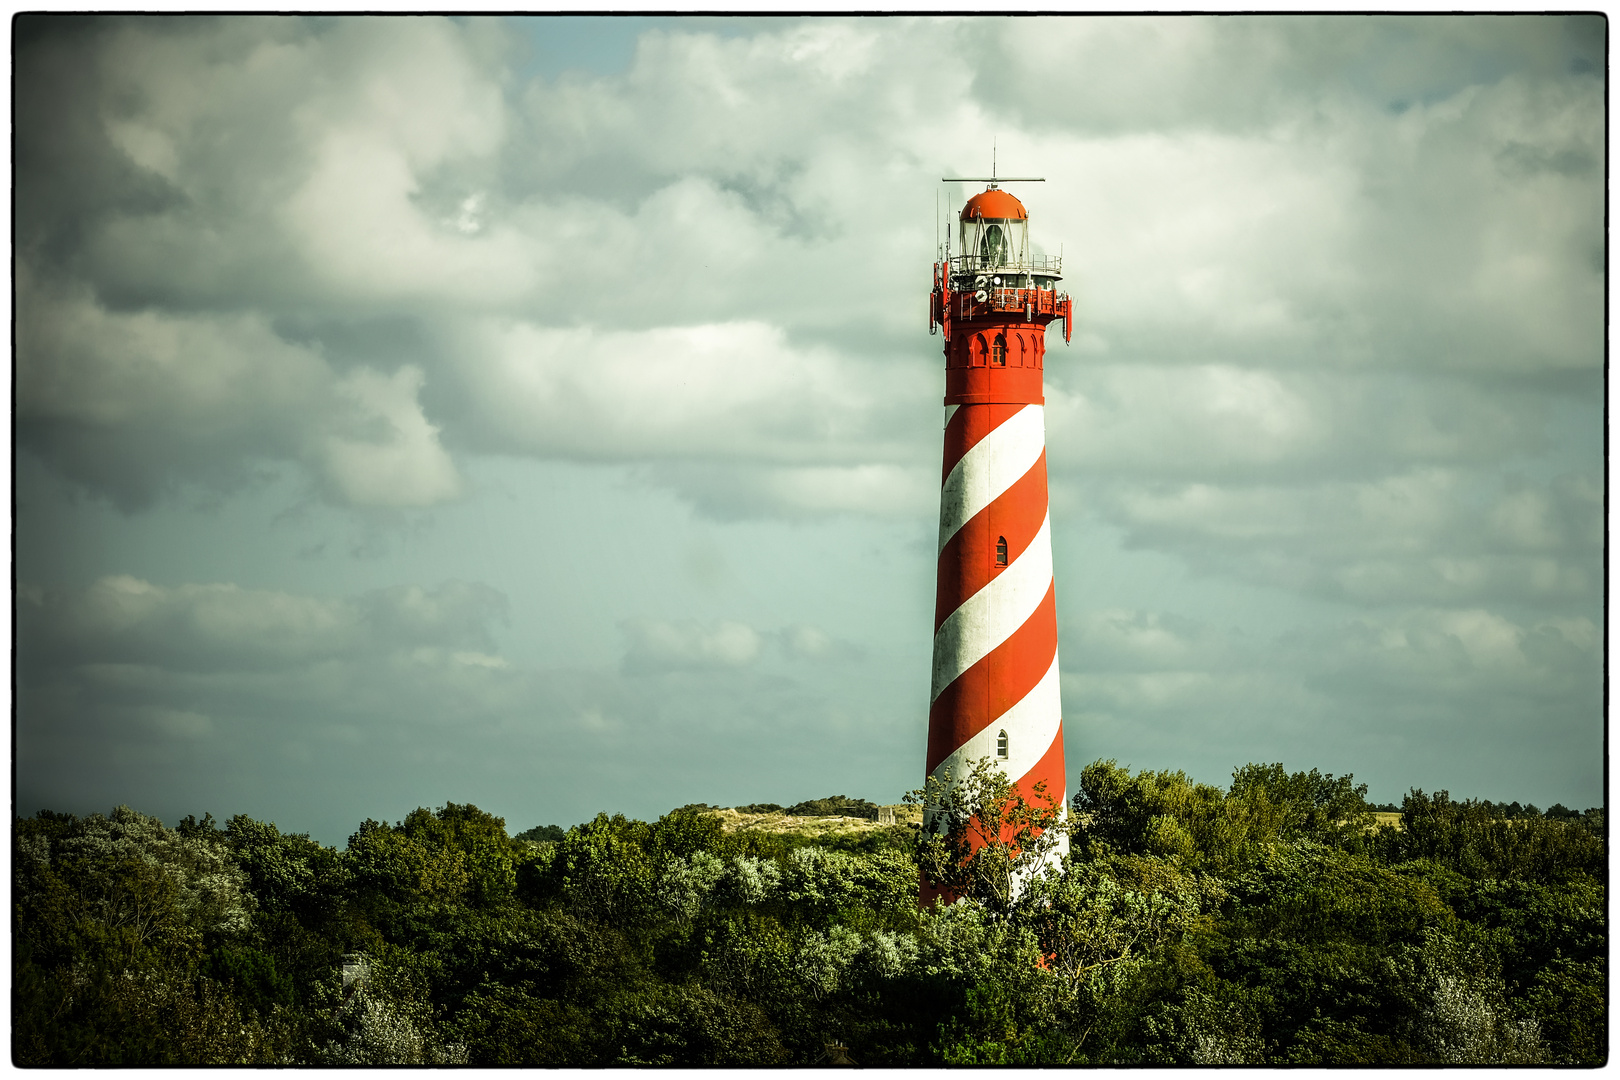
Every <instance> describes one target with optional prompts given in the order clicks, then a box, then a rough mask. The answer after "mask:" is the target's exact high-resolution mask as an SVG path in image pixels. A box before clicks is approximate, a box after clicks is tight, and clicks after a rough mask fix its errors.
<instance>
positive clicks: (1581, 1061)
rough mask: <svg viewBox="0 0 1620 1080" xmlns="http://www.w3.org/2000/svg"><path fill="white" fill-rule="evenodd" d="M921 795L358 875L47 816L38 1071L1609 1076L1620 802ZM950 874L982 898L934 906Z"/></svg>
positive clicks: (122, 817) (26, 886) (1323, 791)
mask: <svg viewBox="0 0 1620 1080" xmlns="http://www.w3.org/2000/svg"><path fill="white" fill-rule="evenodd" d="M919 797H921V798H922V799H924V800H925V802H927V803H928V804H929V809H930V826H931V827H930V829H928V830H926V831H922V830H918V829H917V828H916V827H915V826H892V827H885V828H880V829H860V830H850V831H848V832H841V833H835V834H827V835H818V834H816V833H814V832H812V831H810V830H809V829H806V830H804V831H801V832H797V833H795V832H787V833H774V832H772V833H767V832H763V831H757V830H756V831H735V832H729V833H728V832H726V831H724V830H723V828H722V827H721V818H720V817H719V816H718V815H716V814H715V813H714V810H713V808H712V807H708V806H704V805H699V804H694V805H691V806H686V807H681V808H679V809H677V810H674V811H671V812H670V813H669V814H666V815H664V816H663V817H662V818H659V819H658V820H657V821H653V822H650V823H649V822H642V821H636V820H633V819H629V818H626V817H624V816H623V815H615V816H611V817H610V816H608V815H605V814H603V815H598V816H597V817H596V818H595V819H593V820H592V821H590V822H587V823H585V824H583V825H579V826H576V827H575V828H573V829H570V830H568V831H567V832H566V833H565V832H563V831H562V830H560V829H556V828H555V827H539V828H537V829H531V830H529V831H528V832H527V833H525V834H521V835H520V836H519V837H517V838H513V839H509V838H508V837H507V836H506V832H505V823H504V822H503V821H502V820H501V819H500V818H498V817H493V816H491V815H489V814H487V813H485V812H483V811H480V810H479V809H478V808H477V807H475V806H472V805H470V804H456V803H447V804H445V805H444V806H443V807H441V808H439V809H437V810H431V809H426V808H421V809H417V810H414V811H412V812H411V813H410V814H408V815H406V816H405V818H404V819H403V820H401V821H399V822H398V823H396V824H393V825H390V824H387V823H383V822H377V821H366V822H363V823H362V824H361V825H360V827H359V828H358V829H357V830H356V832H355V834H354V835H353V836H352V837H351V838H350V840H349V843H348V845H347V846H346V848H345V849H344V850H341V851H340V850H336V849H333V848H328V847H324V846H322V845H320V844H318V843H315V842H314V841H312V840H310V838H309V837H307V836H301V835H289V834H283V833H282V832H280V830H279V829H278V828H277V827H276V826H275V825H274V824H272V823H268V822H258V821H254V820H252V819H250V818H247V817H242V816H237V817H233V818H231V819H230V820H229V821H228V822H227V823H226V825H225V827H224V828H223V829H221V828H219V827H218V826H216V825H215V823H214V821H213V819H212V817H211V816H208V815H204V816H203V818H202V820H200V821H199V820H197V819H196V818H194V817H188V818H186V819H185V820H184V821H182V822H181V823H180V825H179V827H177V828H175V829H168V828H166V827H165V826H164V825H163V824H162V823H161V822H158V821H156V820H154V819H152V818H148V817H145V816H143V815H140V814H137V813H135V812H134V811H132V810H129V809H128V808H124V807H120V808H118V809H116V810H114V811H112V812H111V813H110V814H108V815H106V816H102V815H91V816H89V817H85V818H79V817H74V816H72V815H67V814H54V813H50V812H42V813H40V814H38V815H36V816H35V817H33V818H30V819H26V820H19V821H18V822H16V826H15V830H14V841H15V847H14V851H13V882H12V896H13V903H14V914H15V920H16V922H15V926H16V932H15V934H14V939H13V941H14V948H13V994H12V1002H13V1013H12V1045H13V1053H14V1057H15V1062H16V1063H17V1064H19V1065H34V1066H37V1065H58V1066H62V1065H68V1066H86V1065H120V1064H121V1065H143V1066H163V1065H181V1064H213V1065H230V1064H236V1065H242V1064H258V1065H384V1064H414V1065H435V1064H439V1065H448V1064H460V1063H468V1064H474V1065H531V1066H546V1067H559V1066H569V1067H603V1066H615V1065H616V1066H645V1065H674V1066H687V1067H694V1066H715V1065H755V1066H779V1065H809V1064H811V1063H813V1062H815V1061H816V1060H817V1058H818V1057H819V1056H820V1055H821V1054H822V1052H823V1048H824V1046H825V1045H826V1044H827V1043H828V1042H830V1041H834V1040H836V1041H839V1042H842V1043H843V1044H844V1045H846V1046H848V1047H849V1049H850V1053H851V1055H852V1056H853V1057H854V1058H855V1060H856V1061H858V1062H860V1063H861V1064H863V1065H868V1066H880V1067H907V1066H912V1067H914V1066H919V1065H950V1064H964V1065H966V1064H978V1065H999V1066H1003V1067H1005V1066H1028V1065H1055V1064H1072V1065H1129V1064H1158V1065H1195V1064H1238V1063H1244V1064H1254V1065H1273V1066H1275V1065H1391V1064H1394V1065H1425V1064H1428V1065H1434V1064H1481V1063H1494V1064H1544V1063H1561V1064H1573V1065H1586V1066H1591V1065H1597V1064H1602V1063H1604V1062H1605V1061H1606V1058H1607V1045H1608V1039H1607V1032H1608V1029H1607V1023H1608V1018H1607V998H1606V995H1607V981H1606V978H1607V940H1608V939H1607V905H1606V895H1607V890H1606V885H1605V878H1606V861H1605V843H1604V842H1605V836H1604V833H1603V830H1602V827H1601V822H1602V820H1603V813H1602V811H1601V810H1593V811H1587V812H1585V813H1583V814H1579V815H1576V814H1574V812H1573V811H1565V810H1564V809H1563V808H1561V807H1554V808H1553V809H1552V810H1550V811H1549V812H1548V813H1547V814H1545V815H1543V814H1541V813H1539V812H1536V813H1534V814H1531V813H1529V812H1528V809H1527V808H1525V807H1519V808H1518V809H1517V811H1516V813H1511V814H1510V813H1507V812H1506V811H1507V810H1508V809H1510V808H1511V806H1512V804H1508V807H1503V806H1502V805H1501V804H1495V805H1492V804H1484V803H1475V802H1471V801H1468V802H1453V801H1451V799H1450V797H1449V795H1447V794H1446V793H1444V792H1441V793H1439V794H1437V795H1435V796H1432V797H1431V796H1426V795H1423V794H1422V793H1421V792H1414V793H1413V794H1412V795H1410V796H1408V798H1407V800H1406V802H1405V805H1404V806H1403V811H1404V813H1405V818H1404V820H1403V828H1401V829H1378V830H1374V829H1372V828H1371V827H1370V822H1369V819H1368V811H1369V808H1368V807H1367V806H1366V803H1365V789H1364V788H1363V787H1360V786H1358V785H1356V784H1354V782H1353V779H1352V778H1351V777H1348V776H1345V777H1334V776H1332V775H1324V774H1321V773H1319V772H1317V771H1315V770H1312V771H1309V772H1296V773H1289V772H1287V771H1286V770H1284V769H1283V768H1282V766H1281V765H1277V764H1269V765H1248V766H1244V767H1242V768H1239V769H1237V770H1236V771H1235V772H1234V773H1233V776H1232V783H1231V786H1230V787H1229V788H1228V789H1226V790H1222V789H1220V788H1218V787H1214V786H1210V785H1205V784H1199V783H1197V782H1195V781H1193V780H1192V779H1190V778H1188V777H1187V776H1185V775H1184V774H1182V773H1177V772H1151V771H1146V772H1137V773H1133V772H1132V771H1130V770H1128V769H1124V768H1121V767H1119V766H1118V765H1116V764H1115V763H1113V762H1096V763H1093V764H1092V765H1090V766H1087V767H1086V768H1085V769H1084V770H1082V771H1081V777H1080V784H1079V788H1078V791H1077V795H1076V799H1075V803H1074V813H1073V814H1072V815H1070V820H1069V822H1068V823H1065V822H1064V821H1063V820H1062V819H1061V818H1060V816H1059V815H1060V814H1061V811H1062V808H1060V807H1058V806H1057V805H1056V803H1055V800H1051V799H1040V798H1038V797H1037V798H1034V799H1031V800H1028V801H1026V800H1024V799H1022V798H1021V797H1019V796H1018V794H1017V793H1016V792H1015V791H1013V790H1012V789H1011V787H1010V785H1008V784H1007V783H1006V780H1005V778H1004V777H1000V776H998V775H996V774H995V773H994V771H993V770H990V769H986V768H981V769H979V770H977V771H976V772H974V773H970V775H969V776H968V777H967V778H966V782H964V783H962V784H958V785H955V786H954V787H953V788H952V789H951V790H950V791H945V790H942V789H940V788H939V787H938V786H937V785H936V787H935V789H934V790H933V792H932V793H930V792H929V791H928V790H927V789H925V791H924V792H923V793H921V795H920V796H919ZM848 802H849V803H855V802H857V800H848ZM858 808H859V807H857V809H858ZM825 810H826V807H825V805H824V806H822V807H819V808H818V812H824V811H825ZM986 823H990V824H988V825H987V824H986ZM1067 824H1073V825H1076V826H1077V829H1076V833H1075V838H1074V843H1073V847H1072V850H1071V854H1070V855H1069V856H1068V857H1067V858H1061V859H1060V858H1057V857H1056V856H1055V852H1054V848H1055V842H1056V840H1057V838H1058V836H1059V834H1060V833H1061V832H1062V830H1063V829H1064V828H1065V827H1066V825H1067ZM973 830H978V831H977V833H976V834H975V833H974V832H973ZM975 841H980V842H975ZM923 873H927V874H928V875H930V876H931V877H932V878H934V880H936V881H941V882H943V883H945V884H946V885H947V886H948V887H950V888H952V889H954V890H955V891H957V892H958V893H959V894H960V895H961V897H962V899H960V900H958V901H957V902H955V903H951V904H948V905H945V904H938V905H934V906H931V907H927V908H920V907H919V906H918V885H919V879H920V875H921V874H923Z"/></svg>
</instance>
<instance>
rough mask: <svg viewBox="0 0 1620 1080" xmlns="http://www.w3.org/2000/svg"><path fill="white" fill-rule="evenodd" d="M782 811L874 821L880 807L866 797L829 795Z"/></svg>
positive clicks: (796, 814)
mask: <svg viewBox="0 0 1620 1080" xmlns="http://www.w3.org/2000/svg"><path fill="white" fill-rule="evenodd" d="M766 805H770V804H766ZM778 809H780V808H778ZM782 812H783V813H784V814H791V815H792V816H794V817H855V818H866V819H867V820H869V821H872V820H876V819H877V812H878V807H877V803H873V802H867V801H866V800H865V799H851V798H850V797H849V796H847V795H828V796H827V797H826V798H825V799H806V800H805V801H804V802H801V803H794V804H793V805H792V806H790V807H788V808H787V809H786V810H783V811H782ZM755 813H758V811H755Z"/></svg>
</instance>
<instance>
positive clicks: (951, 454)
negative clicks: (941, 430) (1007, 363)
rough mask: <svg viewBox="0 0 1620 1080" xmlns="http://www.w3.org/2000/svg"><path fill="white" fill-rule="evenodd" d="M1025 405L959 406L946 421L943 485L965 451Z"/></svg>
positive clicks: (940, 479)
mask: <svg viewBox="0 0 1620 1080" xmlns="http://www.w3.org/2000/svg"><path fill="white" fill-rule="evenodd" d="M1023 409H1024V406H1023V405H963V406H962V407H961V408H959V409H957V410H956V412H955V413H954V414H952V416H951V421H950V423H948V424H946V425H945V467H944V469H943V470H941V472H940V474H939V483H940V486H941V487H943V486H944V485H945V481H946V479H947V478H948V477H949V476H950V475H951V470H952V469H954V468H955V467H956V463H957V462H958V461H961V460H962V455H963V454H966V453H967V452H968V451H969V450H971V449H973V447H974V446H976V445H977V444H978V442H979V440H980V439H982V438H984V437H985V436H986V435H988V434H990V433H991V432H992V431H994V430H995V429H996V428H998V427H1000V426H1001V425H1002V424H1004V423H1006V422H1007V419H1008V417H1011V416H1013V415H1015V414H1016V413H1019V412H1022V411H1023Z"/></svg>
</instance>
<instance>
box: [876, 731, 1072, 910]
mask: <svg viewBox="0 0 1620 1080" xmlns="http://www.w3.org/2000/svg"><path fill="white" fill-rule="evenodd" d="M970 766H971V767H970V770H969V772H968V774H967V776H966V777H964V778H963V779H962V780H961V781H960V782H952V777H951V776H950V770H948V769H947V770H946V771H945V775H944V776H942V777H936V776H930V777H929V778H928V781H927V784H926V785H925V786H924V787H923V788H921V789H920V790H917V791H913V792H911V793H909V794H908V795H907V796H906V801H907V802H910V803H917V802H921V803H922V804H923V807H924V824H923V827H922V830H921V831H920V832H919V833H918V838H917V865H918V868H919V870H920V871H921V873H922V876H923V879H924V881H926V882H928V883H929V884H931V885H932V887H933V888H934V889H935V890H936V891H937V892H939V893H940V894H943V895H944V896H946V897H949V898H950V899H953V900H954V899H960V898H962V897H972V898H973V899H975V900H978V901H979V902H981V903H983V904H984V905H985V906H986V907H987V908H989V909H990V910H992V911H995V912H1001V913H1005V912H1006V911H1008V910H1010V909H1011V908H1012V906H1013V904H1014V903H1015V902H1016V901H1017V899H1018V894H1019V892H1020V891H1021V890H1022V889H1023V888H1024V886H1025V885H1027V884H1028V883H1029V881H1030V880H1031V879H1032V878H1033V877H1034V876H1035V875H1036V874H1038V873H1040V872H1041V871H1042V870H1043V869H1045V868H1050V867H1052V866H1054V865H1055V863H1056V861H1057V857H1058V854H1059V852H1060V851H1061V848H1062V844H1063V840H1064V838H1065V837H1066V836H1067V835H1068V831H1069V826H1068V821H1067V820H1066V817H1065V814H1064V810H1063V806H1062V804H1061V803H1059V802H1058V800H1057V797H1056V796H1054V795H1052V794H1051V793H1049V792H1048V791H1047V790H1046V783H1045V781H1037V782H1036V784H1035V786H1034V789H1033V790H1032V791H1031V792H1030V794H1031V795H1032V796H1033V801H1031V800H1029V799H1026V798H1025V797H1024V793H1023V791H1022V790H1021V789H1020V788H1019V786H1018V785H1017V784H1014V783H1013V782H1012V781H1010V780H1008V779H1007V774H1006V773H1005V772H1003V771H1002V770H1001V769H1000V768H998V767H997V766H996V765H995V764H994V763H993V762H992V761H991V760H990V759H989V758H982V759H980V760H978V761H975V762H971V763H970Z"/></svg>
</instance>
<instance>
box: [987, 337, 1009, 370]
mask: <svg viewBox="0 0 1620 1080" xmlns="http://www.w3.org/2000/svg"><path fill="white" fill-rule="evenodd" d="M990 363H991V364H993V365H994V366H996V367H1006V366H1007V339H1006V338H1004V337H1002V336H1001V335H1000V334H997V335H996V343H995V344H994V345H992V346H990Z"/></svg>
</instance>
